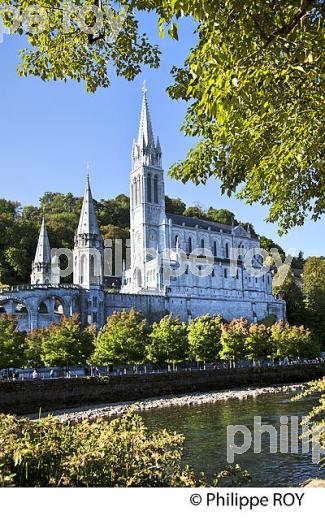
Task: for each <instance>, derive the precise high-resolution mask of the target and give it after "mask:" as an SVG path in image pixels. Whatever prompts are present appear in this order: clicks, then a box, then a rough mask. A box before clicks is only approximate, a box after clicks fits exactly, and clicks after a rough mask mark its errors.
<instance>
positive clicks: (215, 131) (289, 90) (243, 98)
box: [161, 0, 324, 231]
mask: <svg viewBox="0 0 325 520" xmlns="http://www.w3.org/2000/svg"><path fill="white" fill-rule="evenodd" d="M162 3H163V6H164V7H165V8H166V12H165V13H164V14H163V15H162V20H161V23H163V22H165V23H175V22H177V19H178V18H180V17H181V16H193V17H194V19H195V21H196V22H197V23H198V28H197V34H198V43H197V45H196V47H195V48H194V49H192V50H191V52H190V54H189V56H188V58H187V60H186V62H185V64H184V67H183V68H177V67H174V69H173V76H174V80H175V82H174V85H173V86H172V87H170V88H169V94H170V96H171V97H172V98H174V99H182V100H185V101H188V102H190V106H189V108H188V111H187V115H186V119H185V122H184V125H183V130H184V132H185V133H186V134H187V135H190V136H193V137H195V138H201V140H200V141H199V142H198V143H197V145H196V146H195V147H194V148H193V149H191V150H190V151H189V153H188V155H187V158H186V159H185V160H184V161H182V162H181V163H178V164H175V165H174V167H173V168H172V175H173V177H175V178H177V179H181V180H182V181H183V182H187V181H188V180H191V181H193V182H194V183H196V184H197V183H200V182H201V183H206V182H207V180H208V178H209V177H211V176H215V177H217V178H218V179H219V180H220V181H221V189H222V191H223V192H224V193H227V194H228V195H231V194H233V193H235V192H237V190H238V189H239V190H240V191H239V193H238V197H239V198H241V199H244V200H246V201H247V202H248V203H250V204H253V203H255V202H260V203H262V204H266V205H268V206H269V207H270V211H269V215H268V220H269V221H271V222H278V223H279V227H280V230H281V231H285V230H287V229H289V228H290V227H292V226H295V225H301V224H303V222H304V219H305V218H306V216H307V215H309V214H311V215H312V217H313V218H314V219H317V218H319V217H320V216H321V214H322V213H323V212H324V181H323V173H322V164H323V162H322V157H323V155H324V133H323V131H322V128H323V125H324V110H323V105H324V96H323V89H322V80H321V78H322V74H323V72H324V69H323V63H322V50H323V49H324V40H323V26H322V19H323V11H322V8H323V2H322V0H293V1H292V0H275V1H265V0H259V1H256V2H251V1H250V0H242V1H240V2H238V1H237V0H225V1H222V2H221V1H215V2H211V1H208V0H203V1H202V0H200V1H199V0H196V1H193V0H191V1H190V0H186V1H184V0H175V1H174V2H169V1H168V0H163V2H162Z"/></svg>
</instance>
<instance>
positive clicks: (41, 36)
mask: <svg viewBox="0 0 325 520" xmlns="http://www.w3.org/2000/svg"><path fill="white" fill-rule="evenodd" d="M122 3H123V4H127V5H128V7H129V9H124V12H123V13H122V12H121V11H119V9H117V8H116V3H115V2H112V1H109V0H102V1H101V2H100V3H99V2H98V0H84V1H77V2H74V3H70V2H68V0H50V1H47V2H46V3H44V2H43V3H42V7H41V10H42V13H41V12H40V8H38V14H45V15H46V17H45V23H44V25H43V27H41V30H38V31H31V30H30V28H29V27H27V28H26V33H27V35H28V42H29V45H30V48H29V49H24V50H23V51H22V52H21V53H20V55H21V63H20V65H19V67H18V73H19V75H20V76H27V75H33V76H39V77H40V78H41V79H42V80H43V81H50V80H64V81H67V80H68V79H72V80H75V81H78V82H79V81H81V80H84V81H85V82H86V88H87V91H88V92H95V90H96V89H97V87H99V86H101V87H108V86H109V84H110V80H109V77H108V67H110V68H111V67H114V69H115V72H116V74H117V75H118V76H124V77H125V78H126V79H128V80H129V81H130V80H133V79H134V78H135V77H136V76H137V75H138V74H139V73H140V72H141V69H142V66H143V65H149V66H150V67H154V68H156V67H158V65H159V56H160V52H159V49H158V47H157V46H156V45H152V44H151V43H150V42H149V40H148V37H147V35H146V34H139V24H138V21H137V19H136V18H135V15H134V12H133V10H132V7H133V6H134V3H135V2H131V5H129V4H130V2H125V1H124V2H122ZM140 3H141V2H140ZM3 4H4V14H3V17H4V23H5V24H6V26H7V27H9V28H10V30H11V32H12V33H13V34H14V33H19V34H21V33H23V32H24V30H23V27H22V26H21V25H20V24H14V23H13V19H12V18H13V17H12V9H15V11H16V13H18V15H20V16H21V15H22V14H23V10H24V9H26V7H31V6H33V5H35V4H33V2H32V1H31V0H4V2H3ZM87 6H89V11H88V12H87V13H86V16H84V17H83V19H81V23H80V15H79V13H78V10H79V8H80V7H87ZM9 8H11V12H10V10H9ZM90 8H92V9H93V10H95V12H96V11H97V13H100V14H101V16H102V27H101V28H100V29H98V30H95V31H93V32H95V34H90V33H91V28H92V27H93V26H94V24H95V23H96V20H95V17H94V14H92V13H91V12H90ZM105 8H110V13H108V14H106V12H105ZM6 9H7V10H6ZM35 10H36V9H31V13H32V12H34V13H35ZM36 12H37V11H36ZM67 13H69V14H70V15H69V20H70V24H68V23H67V20H68V17H67ZM93 13H94V11H93ZM119 13H120V14H122V21H123V23H121V24H119V27H118V23H119V19H118V15H119ZM82 25H83V26H84V30H82V27H81V26H82ZM117 28H118V29H119V30H117ZM36 33H37V34H36Z"/></svg>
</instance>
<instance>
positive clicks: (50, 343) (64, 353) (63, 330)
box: [29, 315, 95, 366]
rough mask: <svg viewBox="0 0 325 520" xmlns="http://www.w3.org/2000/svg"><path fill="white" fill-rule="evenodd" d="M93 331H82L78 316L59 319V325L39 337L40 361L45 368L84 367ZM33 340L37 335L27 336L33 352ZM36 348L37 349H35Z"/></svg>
mask: <svg viewBox="0 0 325 520" xmlns="http://www.w3.org/2000/svg"><path fill="white" fill-rule="evenodd" d="M94 335H95V330H94V329H93V328H87V329H84V328H83V327H82V325H81V323H80V320H79V317H78V315H74V316H72V317H71V318H65V317H64V316H63V317H62V318H61V321H60V323H58V324H51V325H50V326H49V327H48V329H47V330H46V331H44V333H43V335H41V360H42V362H43V364H44V365H45V366H69V365H85V364H86V361H87V359H88V358H89V356H90V355H91V354H92V351H93V348H94V347H93V344H94ZM33 340H36V341H37V340H38V335H37V334H36V335H35V336H32V335H30V336H29V348H30V349H31V348H33V347H34V348H33V350H34V352H35V350H36V349H35V344H34V343H33ZM36 348H37V347H36Z"/></svg>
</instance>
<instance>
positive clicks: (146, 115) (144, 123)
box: [138, 81, 155, 147]
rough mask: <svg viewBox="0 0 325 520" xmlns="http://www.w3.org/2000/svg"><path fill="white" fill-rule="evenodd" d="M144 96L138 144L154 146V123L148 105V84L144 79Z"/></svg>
mask: <svg viewBox="0 0 325 520" xmlns="http://www.w3.org/2000/svg"><path fill="white" fill-rule="evenodd" d="M142 92H143V98H142V109H141V119H140V127H139V135H138V146H140V147H141V146H143V147H147V146H154V145H155V140H154V136H153V131H152V124H151V118H150V112H149V106H148V97H147V92H148V89H147V85H146V82H145V81H144V83H143V87H142Z"/></svg>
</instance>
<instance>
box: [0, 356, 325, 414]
mask: <svg viewBox="0 0 325 520" xmlns="http://www.w3.org/2000/svg"><path fill="white" fill-rule="evenodd" d="M324 375H325V364H319V365H316V364H315V365H291V366H282V367H281V366H276V367H266V368H255V369H237V370H236V369H234V370H211V371H206V372H205V371H201V372H185V373H184V372H180V373H169V374H166V373H164V374H150V375H149V374H148V375H145V376H143V375H130V376H121V377H120V376H118V377H117V376H116V377H115V376H114V377H111V378H110V379H109V380H104V379H95V378H79V379H54V380H38V381H17V382H7V381H2V382H0V411H1V412H5V413H17V414H24V413H38V412H39V410H40V408H41V409H42V411H50V410H57V409H62V408H69V407H70V408H73V407H77V406H81V405H86V404H92V403H93V404H99V403H114V402H119V401H134V400H141V399H144V398H149V397H158V396H166V395H177V394H182V393H190V392H203V391H215V390H223V389H229V388H241V387H247V386H268V385H272V384H276V383H277V384H284V383H299V382H305V381H309V380H312V379H316V378H319V377H322V376H324Z"/></svg>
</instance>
